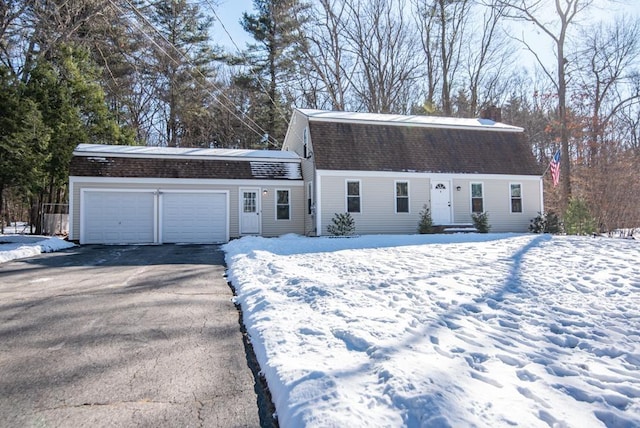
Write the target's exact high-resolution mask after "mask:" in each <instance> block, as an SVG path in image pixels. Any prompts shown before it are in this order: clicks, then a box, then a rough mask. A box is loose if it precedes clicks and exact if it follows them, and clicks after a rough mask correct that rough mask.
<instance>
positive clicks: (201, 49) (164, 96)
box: [147, 0, 218, 147]
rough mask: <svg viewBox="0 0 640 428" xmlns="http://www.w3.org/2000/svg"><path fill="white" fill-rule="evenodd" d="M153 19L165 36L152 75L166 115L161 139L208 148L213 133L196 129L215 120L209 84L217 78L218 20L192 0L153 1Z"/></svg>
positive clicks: (156, 50) (171, 143)
mask: <svg viewBox="0 0 640 428" xmlns="http://www.w3.org/2000/svg"><path fill="white" fill-rule="evenodd" d="M150 21H151V22H152V23H153V24H154V27H155V29H156V30H157V31H158V32H160V34H161V35H162V38H163V40H160V41H159V42H158V46H155V47H154V48H153V55H152V58H151V63H150V64H149V76H148V77H147V78H148V82H150V84H152V85H153V89H154V92H155V96H156V99H157V100H158V101H160V109H161V110H162V111H163V115H164V118H163V122H164V128H165V132H164V135H163V136H162V138H161V141H160V143H161V144H166V145H168V146H171V147H176V146H196V145H207V146H208V144H209V143H210V142H211V141H209V137H210V136H209V135H206V132H204V133H203V132H200V131H201V130H200V129H196V128H197V127H198V126H199V125H202V124H203V123H204V124H206V123H208V122H211V121H212V120H213V117H210V116H209V114H208V110H207V109H206V108H205V107H206V106H207V105H209V104H210V100H209V97H210V94H211V92H213V88H212V87H210V86H209V83H208V80H209V79H210V78H212V77H213V68H212V67H211V64H212V63H213V61H214V60H215V59H217V58H218V56H217V54H216V50H215V49H214V48H213V47H212V46H211V45H210V44H209V28H210V27H211V25H212V22H213V21H212V19H211V17H207V16H205V15H204V14H203V13H202V12H201V10H200V8H199V6H198V4H197V3H194V2H188V1H187V0H158V1H155V2H153V3H152V6H151V16H150ZM202 116H206V117H204V118H202ZM201 134H205V135H201Z"/></svg>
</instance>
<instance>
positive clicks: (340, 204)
mask: <svg viewBox="0 0 640 428" xmlns="http://www.w3.org/2000/svg"><path fill="white" fill-rule="evenodd" d="M318 180H319V186H318V188H319V192H320V195H319V196H320V197H319V199H318V201H316V202H317V203H319V204H320V205H317V209H316V211H317V214H318V215H319V216H320V225H319V228H320V230H318V234H319V235H326V234H327V226H328V225H329V224H331V219H332V218H333V216H334V215H335V214H336V213H344V212H345V199H346V189H345V180H352V179H351V177H350V176H324V175H322V174H320V175H319V177H318V178H317V180H316V181H318ZM396 181H406V182H408V183H409V212H410V214H408V215H407V214H402V215H397V214H396V204H395V182H396ZM360 183H361V186H360V197H361V199H362V207H361V208H362V211H361V212H360V213H351V216H352V217H353V219H354V221H355V224H356V233H358V234H374V233H383V234H386V233H394V234H412V233H417V230H418V220H419V218H418V217H419V216H418V213H419V212H420V210H421V209H422V206H423V205H425V204H427V203H428V200H429V180H428V179H425V178H419V179H415V180H414V179H405V180H397V179H396V178H395V177H363V178H361V179H360Z"/></svg>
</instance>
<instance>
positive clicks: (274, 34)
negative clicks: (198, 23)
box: [238, 0, 308, 144]
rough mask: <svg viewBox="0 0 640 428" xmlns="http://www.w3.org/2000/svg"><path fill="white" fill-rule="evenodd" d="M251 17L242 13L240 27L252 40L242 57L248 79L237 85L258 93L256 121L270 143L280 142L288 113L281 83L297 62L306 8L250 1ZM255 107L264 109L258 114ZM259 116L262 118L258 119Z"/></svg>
mask: <svg viewBox="0 0 640 428" xmlns="http://www.w3.org/2000/svg"><path fill="white" fill-rule="evenodd" d="M253 7H254V9H255V11H256V12H255V14H248V13H244V14H243V16H242V22H241V24H242V27H243V28H244V30H245V31H246V32H248V33H249V34H251V36H252V37H253V39H254V40H255V43H254V44H251V45H249V47H248V50H247V52H246V53H245V55H244V62H245V63H246V64H247V65H249V67H250V70H251V71H250V73H249V75H244V76H240V78H239V79H238V82H239V83H240V84H244V85H245V86H246V87H252V88H253V89H254V90H257V91H261V92H262V94H261V99H260V100H257V101H258V103H257V104H256V105H255V107H256V110H257V111H256V112H255V114H256V116H257V119H258V120H257V121H258V123H259V124H261V126H262V127H263V128H264V129H265V130H266V132H267V134H268V136H269V138H270V141H271V143H272V144H275V143H274V141H281V139H282V138H283V137H284V133H285V131H286V124H287V120H288V116H289V112H288V111H285V110H286V109H283V106H285V105H287V104H286V101H285V99H284V96H283V95H284V90H283V83H284V81H285V80H286V78H287V76H289V75H293V73H294V72H295V67H296V63H299V62H300V58H301V54H300V50H299V49H296V46H298V44H299V43H302V40H303V38H302V36H301V23H302V21H304V18H301V17H303V16H304V15H305V11H306V9H307V7H308V6H306V5H304V4H302V3H301V2H299V1H298V0H253ZM259 106H264V110H262V111H260V108H259ZM260 116H262V117H260Z"/></svg>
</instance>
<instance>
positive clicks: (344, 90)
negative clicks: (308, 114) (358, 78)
mask: <svg viewBox="0 0 640 428" xmlns="http://www.w3.org/2000/svg"><path fill="white" fill-rule="evenodd" d="M346 24H347V7H346V4H345V1H344V0H319V1H318V3H317V8H316V9H315V10H314V11H313V13H312V15H311V17H310V19H309V21H308V22H307V25H305V30H304V31H305V43H304V44H303V45H302V47H301V48H302V51H303V52H304V58H305V62H306V63H308V65H309V70H307V73H305V74H306V75H311V76H310V77H311V79H313V80H316V84H315V85H314V84H312V86H314V87H315V88H314V89H315V92H314V93H313V94H308V95H307V96H306V99H307V100H308V102H309V103H311V104H314V105H315V106H316V107H317V106H318V104H319V103H320V104H321V102H320V100H319V95H320V94H319V93H318V92H322V93H324V95H325V96H326V97H328V98H329V101H330V106H329V107H330V108H331V109H333V110H344V109H345V108H346V106H347V98H348V93H349V90H350V79H351V78H352V77H353V72H354V61H352V58H350V57H349V55H348V53H347V52H346V51H345V50H344V48H343V47H344V45H345V43H346V42H345V39H344V27H345V25H346ZM318 82H320V85H321V87H318Z"/></svg>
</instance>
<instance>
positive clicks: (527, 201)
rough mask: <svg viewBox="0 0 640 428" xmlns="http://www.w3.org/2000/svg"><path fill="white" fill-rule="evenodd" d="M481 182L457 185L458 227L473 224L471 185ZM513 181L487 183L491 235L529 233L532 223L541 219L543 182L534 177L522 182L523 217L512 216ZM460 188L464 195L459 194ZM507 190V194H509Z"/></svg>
mask: <svg viewBox="0 0 640 428" xmlns="http://www.w3.org/2000/svg"><path fill="white" fill-rule="evenodd" d="M472 182H473V183H477V181H474V180H469V179H457V180H454V182H453V188H454V192H453V204H454V210H453V212H454V219H453V221H454V223H456V224H471V223H472V220H471V209H470V199H471V183H472ZM510 183H513V181H511V180H509V179H495V180H493V179H492V180H490V179H485V180H483V189H482V190H483V194H484V198H483V199H484V200H483V203H484V211H485V212H487V213H489V224H490V225H491V232H523V233H524V232H527V231H528V228H529V221H530V220H531V219H532V218H534V217H536V216H537V215H538V212H539V211H540V210H541V209H542V208H541V203H542V201H541V200H540V179H539V177H532V178H531V179H530V180H529V179H521V181H520V182H519V184H521V186H522V187H521V189H522V195H526V197H524V198H523V199H522V213H518V215H513V214H512V213H511V199H510V197H509V196H510V195H509V191H508V189H509V184H510ZM456 186H460V191H457V190H456V188H457V187H456ZM505 189H507V190H505Z"/></svg>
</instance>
